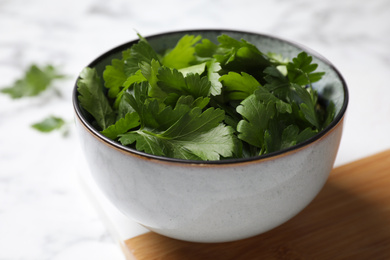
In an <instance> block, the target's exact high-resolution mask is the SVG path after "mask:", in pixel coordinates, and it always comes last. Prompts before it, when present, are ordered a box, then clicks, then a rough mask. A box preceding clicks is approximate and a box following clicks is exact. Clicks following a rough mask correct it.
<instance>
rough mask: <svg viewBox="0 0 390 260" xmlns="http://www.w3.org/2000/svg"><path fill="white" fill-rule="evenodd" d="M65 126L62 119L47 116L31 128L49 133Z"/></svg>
mask: <svg viewBox="0 0 390 260" xmlns="http://www.w3.org/2000/svg"><path fill="white" fill-rule="evenodd" d="M64 125H65V121H64V120H63V119H62V118H59V117H56V116H49V117H47V118H45V119H44V120H42V121H41V122H38V123H35V124H33V125H32V126H31V127H32V128H34V129H36V130H38V131H40V132H45V133H48V132H51V131H54V130H57V129H61V128H62V127H63V126H64Z"/></svg>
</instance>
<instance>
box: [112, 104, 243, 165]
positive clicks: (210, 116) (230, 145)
mask: <svg viewBox="0 0 390 260" xmlns="http://www.w3.org/2000/svg"><path fill="white" fill-rule="evenodd" d="M223 118H224V112H223V111H222V110H219V109H213V108H210V109H208V110H206V111H204V112H203V113H202V111H201V109H200V108H198V107H195V108H193V109H192V110H190V111H189V112H188V113H185V115H184V116H182V117H180V118H179V119H178V120H177V121H176V122H175V123H174V124H173V125H172V126H171V127H170V128H168V129H167V130H166V131H164V132H162V133H160V132H156V131H153V130H150V129H140V130H137V131H134V132H130V133H128V134H125V135H122V136H121V137H120V139H119V141H120V142H121V143H122V144H124V145H128V144H132V143H134V142H136V149H140V150H141V151H145V152H146V153H151V154H154V155H165V156H168V157H173V158H179V159H191V160H219V159H220V157H221V156H223V157H231V156H233V152H234V151H236V150H237V149H236V145H237V144H236V142H235V137H234V130H233V129H232V128H231V127H228V126H225V125H223V124H221V121H222V120H223Z"/></svg>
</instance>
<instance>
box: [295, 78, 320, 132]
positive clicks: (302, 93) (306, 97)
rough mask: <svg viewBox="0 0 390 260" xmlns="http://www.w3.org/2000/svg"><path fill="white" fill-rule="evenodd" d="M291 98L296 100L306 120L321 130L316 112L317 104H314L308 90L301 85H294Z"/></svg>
mask: <svg viewBox="0 0 390 260" xmlns="http://www.w3.org/2000/svg"><path fill="white" fill-rule="evenodd" d="M289 96H290V99H291V100H294V102H295V103H296V104H298V105H299V107H300V109H301V111H302V113H303V115H304V117H305V119H306V120H307V121H308V122H309V123H310V124H312V125H313V126H315V127H316V128H317V129H319V128H320V124H319V120H318V116H317V112H316V103H315V102H313V99H312V96H311V95H310V93H309V92H308V90H307V89H306V88H303V87H301V86H300V85H297V84H292V89H291V92H290V95H289Z"/></svg>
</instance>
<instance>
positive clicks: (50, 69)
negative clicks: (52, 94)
mask: <svg viewBox="0 0 390 260" xmlns="http://www.w3.org/2000/svg"><path fill="white" fill-rule="evenodd" d="M64 77H65V76H64V75H61V74H59V72H58V71H57V69H56V68H55V67H54V66H52V65H47V66H45V67H38V66H37V65H35V64H33V65H31V66H30V67H29V68H28V69H27V71H26V72H25V75H24V76H23V77H22V78H20V79H18V80H16V81H15V82H14V83H13V85H12V86H10V87H6V88H3V89H1V90H0V91H1V92H2V93H4V94H8V95H9V96H10V97H11V98H13V99H17V98H22V97H33V96H38V95H39V94H40V93H42V92H43V91H45V90H46V89H48V88H49V87H50V86H51V85H52V82H53V80H55V79H62V78H64Z"/></svg>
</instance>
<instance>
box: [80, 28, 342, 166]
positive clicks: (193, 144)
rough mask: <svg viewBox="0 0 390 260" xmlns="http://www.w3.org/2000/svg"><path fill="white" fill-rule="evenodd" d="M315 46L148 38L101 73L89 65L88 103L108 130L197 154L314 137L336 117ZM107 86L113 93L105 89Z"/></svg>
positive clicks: (252, 150) (144, 144)
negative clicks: (160, 44)
mask: <svg viewBox="0 0 390 260" xmlns="http://www.w3.org/2000/svg"><path fill="white" fill-rule="evenodd" d="M317 67H318V65H317V64H315V63H313V58H312V57H311V56H309V55H308V54H307V53H305V52H302V53H299V54H298V55H297V56H296V57H295V58H293V59H292V60H291V61H290V60H288V59H286V58H284V57H282V56H281V55H280V54H274V53H268V54H265V53H263V52H261V51H260V50H259V49H258V48H257V47H256V46H254V45H253V44H251V43H249V42H247V41H245V40H236V39H234V38H231V37H230V36H228V35H220V36H219V37H218V44H215V43H213V42H212V41H210V40H209V39H202V38H201V36H195V35H185V36H184V37H182V38H181V39H180V40H179V41H178V42H177V44H176V46H174V47H173V48H172V49H169V50H166V51H165V52H164V53H157V52H156V51H155V50H154V49H153V48H152V47H151V45H150V44H149V43H148V41H147V40H146V39H145V38H142V37H141V36H140V40H139V42H138V43H137V44H134V45H133V46H132V47H131V48H129V49H128V50H126V51H124V52H122V58H121V59H114V60H112V62H111V64H110V65H107V66H106V68H105V70H104V71H103V73H102V75H98V73H97V71H96V70H95V69H93V68H85V69H84V70H83V71H82V73H81V75H80V77H79V79H78V83H77V85H78V91H79V97H78V98H79V101H80V104H81V106H82V107H83V108H84V109H85V110H86V111H87V112H88V113H89V114H90V115H91V116H92V117H93V118H94V121H93V122H92V123H93V124H94V125H95V126H96V128H97V129H98V130H99V131H100V132H101V133H102V134H103V135H105V136H106V137H108V138H110V139H113V140H115V141H117V142H120V143H121V144H122V145H126V146H129V147H132V148H134V149H137V150H139V151H144V152H146V153H149V154H153V155H158V156H166V157H172V158H180V159H189V160H220V159H227V158H240V157H251V156H257V155H262V154H267V153H270V152H274V151H278V150H280V149H285V148H288V147H291V146H294V145H296V144H299V143H300V142H303V141H305V140H307V139H308V138H310V137H312V136H313V135H315V134H316V133H318V132H319V131H321V130H322V129H323V128H324V127H326V126H327V125H328V124H329V123H330V122H331V121H332V120H333V117H334V113H335V112H334V105H333V104H332V103H330V104H329V105H328V106H327V108H325V107H323V106H321V105H320V104H319V102H318V95H317V92H316V91H315V89H314V88H313V83H315V82H317V81H319V80H321V78H322V76H323V75H324V73H323V72H317V71H316V69H317ZM105 93H107V94H105Z"/></svg>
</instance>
